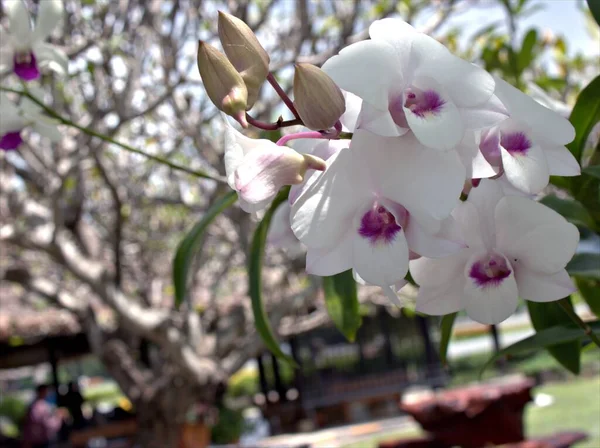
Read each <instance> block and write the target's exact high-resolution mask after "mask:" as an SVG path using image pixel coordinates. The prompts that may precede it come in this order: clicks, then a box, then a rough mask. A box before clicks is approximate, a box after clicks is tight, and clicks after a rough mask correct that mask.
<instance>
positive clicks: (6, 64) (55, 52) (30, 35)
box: [0, 0, 69, 81]
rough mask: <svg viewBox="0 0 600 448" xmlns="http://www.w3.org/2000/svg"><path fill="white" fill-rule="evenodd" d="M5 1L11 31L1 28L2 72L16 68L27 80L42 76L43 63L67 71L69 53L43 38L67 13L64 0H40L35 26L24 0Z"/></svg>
mask: <svg viewBox="0 0 600 448" xmlns="http://www.w3.org/2000/svg"><path fill="white" fill-rule="evenodd" d="M3 5H4V11H5V12H6V15H7V16H8V33H6V32H5V31H3V30H2V29H0V43H1V45H2V47H0V72H4V71H13V72H14V73H15V74H16V75H17V76H18V77H19V78H21V79H23V80H24V81H31V80H34V79H37V78H39V76H40V68H41V67H43V66H48V68H50V69H52V70H54V71H57V72H59V73H62V74H65V73H67V70H68V65H69V61H68V59H67V56H66V54H65V53H64V52H63V51H62V50H61V49H59V48H57V47H56V46H54V45H50V44H48V43H45V42H44V41H45V40H46V39H47V38H48V36H50V34H51V33H52V31H53V30H54V28H56V26H57V25H58V23H59V22H60V20H61V18H62V15H63V14H64V5H63V2H62V0H43V1H41V2H40V4H39V9H38V14H37V20H36V24H35V27H34V28H32V26H31V17H30V15H29V11H27V8H26V6H25V4H24V3H23V1H22V0H4V3H3Z"/></svg>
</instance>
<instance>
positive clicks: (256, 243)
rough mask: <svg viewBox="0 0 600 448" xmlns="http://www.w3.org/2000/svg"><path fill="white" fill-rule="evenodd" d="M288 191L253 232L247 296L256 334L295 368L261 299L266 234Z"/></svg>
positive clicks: (276, 354)
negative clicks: (277, 336)
mask: <svg viewBox="0 0 600 448" xmlns="http://www.w3.org/2000/svg"><path fill="white" fill-rule="evenodd" d="M289 191H290V189H289V187H286V188H284V189H282V190H281V191H280V192H279V193H278V194H277V196H276V197H275V199H273V203H272V204H271V206H270V207H269V209H268V210H267V212H266V213H265V216H264V218H263V219H262V221H261V222H260V224H259V225H258V227H257V228H256V230H255V232H254V237H253V238H252V244H251V246H250V257H249V263H248V279H249V282H250V284H249V294H250V298H251V300H252V313H253V315H254V325H255V326H256V331H258V334H259V335H260V337H261V338H262V340H263V342H264V344H265V345H266V346H267V348H268V349H269V350H270V351H271V353H273V354H274V355H275V356H277V357H278V358H281V359H282V360H285V361H287V362H288V363H290V364H292V365H294V366H295V365H296V363H295V361H294V360H293V359H292V358H291V357H289V356H287V355H286V354H285V353H283V352H282V351H281V348H280V347H279V343H278V342H277V339H276V338H275V335H274V334H273V330H272V329H271V324H270V323H269V318H268V317H267V313H266V311H265V307H264V304H263V299H262V264H263V258H264V255H265V244H266V242H267V232H268V231H269V225H270V224H271V219H272V218H273V214H274V213H275V211H276V210H277V207H279V205H281V204H282V203H283V202H284V201H285V200H287V197H288V194H289Z"/></svg>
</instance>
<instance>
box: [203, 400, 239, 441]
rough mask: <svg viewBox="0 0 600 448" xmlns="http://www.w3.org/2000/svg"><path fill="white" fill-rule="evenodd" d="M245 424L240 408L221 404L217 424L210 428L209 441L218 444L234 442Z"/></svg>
mask: <svg viewBox="0 0 600 448" xmlns="http://www.w3.org/2000/svg"><path fill="white" fill-rule="evenodd" d="M245 426H246V425H245V423H244V416H243V414H242V411H241V410H237V409H231V408H229V407H226V406H221V407H220V408H219V419H218V421H217V424H216V425H214V426H213V427H212V428H211V434H210V436H211V442H212V443H215V444H219V445H226V444H231V443H236V442H238V441H239V439H240V436H241V435H242V433H243V432H244V430H245Z"/></svg>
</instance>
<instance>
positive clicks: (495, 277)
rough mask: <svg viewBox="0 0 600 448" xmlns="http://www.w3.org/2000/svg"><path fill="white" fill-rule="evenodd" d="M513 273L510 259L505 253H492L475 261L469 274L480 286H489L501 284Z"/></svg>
mask: <svg viewBox="0 0 600 448" xmlns="http://www.w3.org/2000/svg"><path fill="white" fill-rule="evenodd" d="M511 273H512V269H511V266H510V263H509V262H508V260H507V259H506V258H505V257H504V256H503V255H500V254H497V253H491V254H487V255H485V256H483V257H481V258H480V259H479V260H477V261H475V262H474V263H473V264H472V265H471V267H470V269H469V274H468V275H469V277H470V278H471V279H472V280H473V281H474V282H475V284H476V285H477V286H479V287H480V288H488V287H494V286H498V285H500V283H502V281H503V280H504V279H505V278H507V277H508V276H510V274H511Z"/></svg>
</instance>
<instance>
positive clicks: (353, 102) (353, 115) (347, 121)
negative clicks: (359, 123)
mask: <svg viewBox="0 0 600 448" xmlns="http://www.w3.org/2000/svg"><path fill="white" fill-rule="evenodd" d="M342 94H343V95H344V99H345V100H346V111H345V112H344V113H343V114H342V116H341V117H340V122H341V123H342V131H344V132H354V129H355V128H356V120H357V118H358V114H359V113H360V109H361V107H362V100H361V99H360V98H359V97H358V96H356V95H355V94H353V93H351V92H346V91H345V90H344V91H342Z"/></svg>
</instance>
